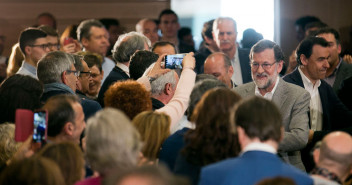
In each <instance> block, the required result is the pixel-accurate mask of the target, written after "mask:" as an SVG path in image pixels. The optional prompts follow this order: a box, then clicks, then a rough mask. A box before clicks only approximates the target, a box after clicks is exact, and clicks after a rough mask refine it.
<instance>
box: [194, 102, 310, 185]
mask: <svg viewBox="0 0 352 185" xmlns="http://www.w3.org/2000/svg"><path fill="white" fill-rule="evenodd" d="M253 114H255V116H253ZM233 122H234V123H236V124H235V126H236V131H237V134H238V141H239V143H240V145H241V149H242V154H241V155H240V156H239V157H237V158H232V159H227V160H224V161H221V162H218V163H215V164H211V165H208V166H205V167H204V168H202V171H201V178H200V183H199V184H200V185H208V184H209V185H213V184H220V185H230V184H231V185H237V184H238V185H252V184H256V183H257V182H258V181H260V180H262V179H264V178H270V177H276V176H282V177H288V178H291V179H293V180H294V181H295V183H296V184H298V185H304V184H306V185H308V184H313V181H312V179H311V178H310V177H309V176H308V175H307V174H305V173H304V172H302V171H300V170H298V169H296V168H294V167H293V166H291V165H288V164H286V163H284V162H283V161H281V159H280V158H279V157H278V156H277V150H278V148H279V142H280V141H281V140H282V139H283V135H284V134H283V132H284V128H283V125H282V116H281V113H280V111H279V109H278V107H277V106H275V104H274V103H272V102H271V101H269V100H266V99H264V98H261V97H256V96H254V97H252V98H250V99H247V100H245V101H243V102H242V103H241V104H239V105H238V107H237V109H236V110H235V114H233ZM234 123H233V124H234Z"/></svg>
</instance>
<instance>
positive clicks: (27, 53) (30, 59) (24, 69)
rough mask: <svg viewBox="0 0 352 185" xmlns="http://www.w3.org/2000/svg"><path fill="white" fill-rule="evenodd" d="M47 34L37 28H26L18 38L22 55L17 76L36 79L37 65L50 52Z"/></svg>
mask: <svg viewBox="0 0 352 185" xmlns="http://www.w3.org/2000/svg"><path fill="white" fill-rule="evenodd" d="M46 37H47V34H46V33H45V32H43V31H42V30H40V29H37V28H27V29H25V30H24V31H22V33H21V35H20V38H19V45H20V49H21V51H22V53H23V55H24V61H23V62H22V66H21V67H20V69H19V70H18V71H17V74H23V75H29V76H31V77H33V78H35V79H37V63H38V61H39V59H41V58H42V57H43V56H44V55H45V54H46V53H48V52H50V49H49V44H48V40H47V38H46Z"/></svg>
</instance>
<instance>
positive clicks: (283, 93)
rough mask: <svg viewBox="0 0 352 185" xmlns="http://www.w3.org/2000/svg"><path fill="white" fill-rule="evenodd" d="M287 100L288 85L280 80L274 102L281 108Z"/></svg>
mask: <svg viewBox="0 0 352 185" xmlns="http://www.w3.org/2000/svg"><path fill="white" fill-rule="evenodd" d="M286 99H287V84H286V82H285V81H283V80H282V79H281V78H280V79H279V84H278V85H277V87H276V90H275V92H274V95H273V98H272V101H273V102H274V103H275V104H276V105H277V106H278V107H279V108H281V107H283V104H284V103H285V101H286Z"/></svg>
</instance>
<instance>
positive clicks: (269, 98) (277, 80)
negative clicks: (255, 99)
mask: <svg viewBox="0 0 352 185" xmlns="http://www.w3.org/2000/svg"><path fill="white" fill-rule="evenodd" d="M279 79H280V78H279V77H276V82H275V86H274V88H273V89H272V90H271V91H270V92H267V93H265V94H264V96H263V95H262V94H260V91H259V88H258V86H257V85H256V86H255V92H254V94H255V95H257V96H261V97H263V98H265V99H268V100H271V99H272V98H273V95H274V93H275V91H276V88H277V85H278V84H279Z"/></svg>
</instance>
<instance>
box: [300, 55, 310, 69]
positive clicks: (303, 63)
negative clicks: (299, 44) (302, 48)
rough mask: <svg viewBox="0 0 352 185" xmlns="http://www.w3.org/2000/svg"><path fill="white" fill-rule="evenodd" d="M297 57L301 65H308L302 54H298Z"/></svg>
mask: <svg viewBox="0 0 352 185" xmlns="http://www.w3.org/2000/svg"><path fill="white" fill-rule="evenodd" d="M299 59H300V60H301V63H302V65H304V66H306V65H308V59H307V57H306V56H305V55H303V54H302V55H300V56H299Z"/></svg>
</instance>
